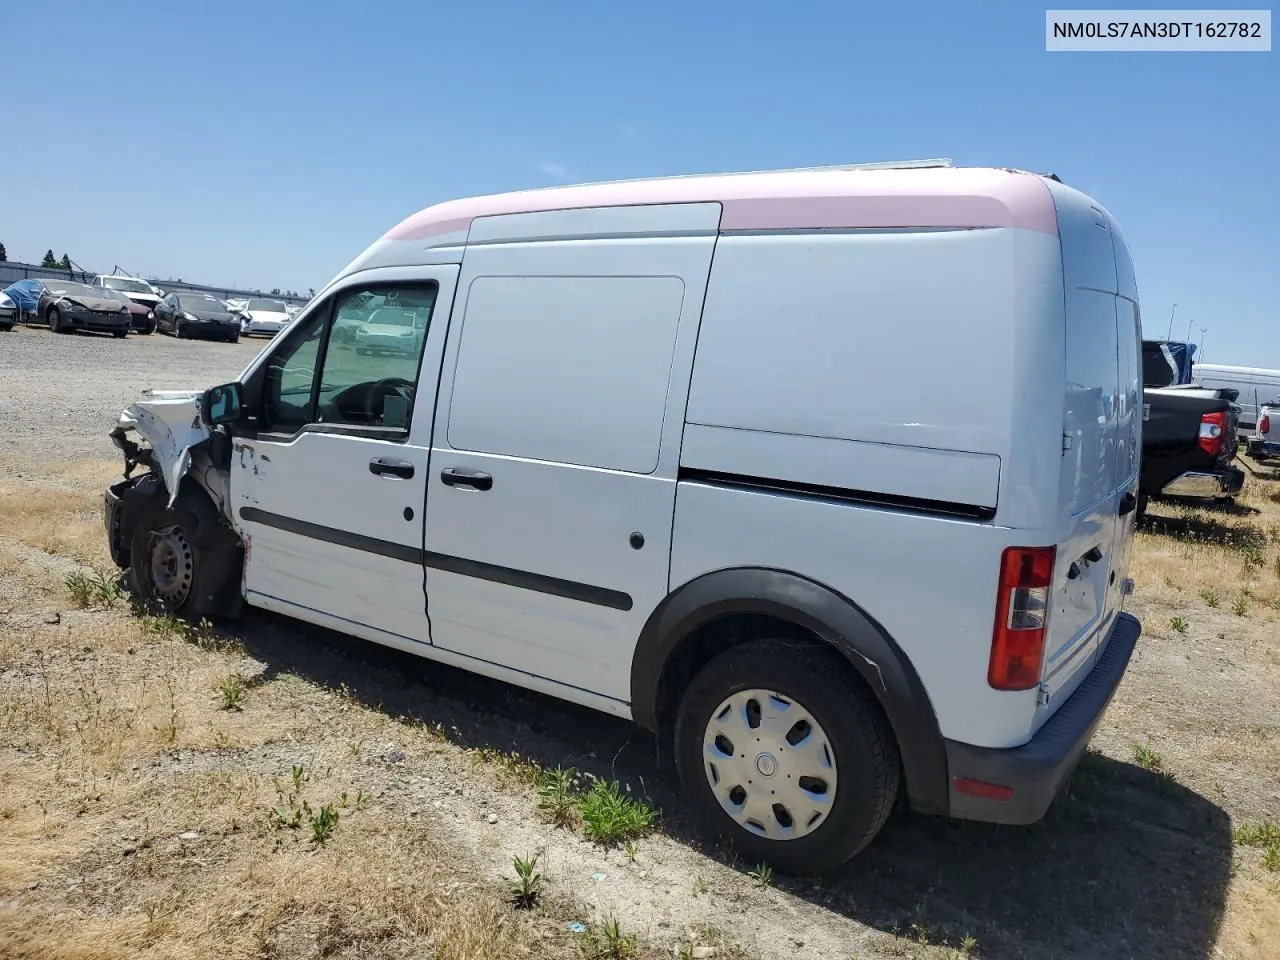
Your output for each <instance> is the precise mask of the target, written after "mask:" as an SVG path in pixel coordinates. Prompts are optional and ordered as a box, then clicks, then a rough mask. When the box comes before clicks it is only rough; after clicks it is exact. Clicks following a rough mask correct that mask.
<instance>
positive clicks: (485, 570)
mask: <svg viewBox="0 0 1280 960" xmlns="http://www.w3.org/2000/svg"><path fill="white" fill-rule="evenodd" d="M240 519H241V520H245V521H247V522H249V523H260V524H262V525H263V526H266V527H274V528H275V529H277V530H283V531H285V532H286V533H294V534H297V535H298V536H300V537H307V538H309V539H311V540H320V541H323V542H324V543H332V544H336V545H337V546H340V547H349V548H351V549H352V550H362V551H364V552H365V553H372V554H376V555H378V556H380V557H390V558H391V559H392V560H401V561H403V562H405V563H416V564H420V565H424V566H427V567H430V568H432V569H433V570H443V571H445V572H447V573H456V574H458V575H460V576H463V577H474V578H476V579H477V580H488V581H490V582H491V583H501V584H504V585H506V586H509V587H518V588H519V589H521V590H532V591H534V592H535V593H545V594H549V595H551V596H553V597H564V598H565V599H566V600H577V601H579V602H581V603H590V604H594V605H595V606H598V607H610V608H611V609H614V610H630V609H631V606H632V599H631V595H630V594H627V593H623V592H622V591H621V590H611V589H609V588H608V587H597V586H593V585H591V584H589V583H578V582H577V581H574V580H562V579H560V578H559V577H549V576H546V575H545V574H541V573H532V572H530V571H528V570H517V569H515V568H514V567H503V566H499V565H498V564H495V563H484V562H482V561H479V560H468V559H466V558H465V557H454V556H450V555H448V554H445V553H433V552H431V551H429V550H422V549H420V548H418V547H411V546H408V545H406V544H403V543H393V542H392V541H390V540H379V539H377V538H376V537H366V536H364V535H363V534H359V533H351V532H349V531H347V530H339V529H337V528H336V527H330V526H326V525H324V524H320V523H311V522H310V521H308V520H299V519H297V518H295V517H286V516H283V515H281V514H278V513H271V512H269V511H267V510H261V509H259V508H258V507H241V508H240Z"/></svg>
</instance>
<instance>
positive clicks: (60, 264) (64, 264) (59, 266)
mask: <svg viewBox="0 0 1280 960" xmlns="http://www.w3.org/2000/svg"><path fill="white" fill-rule="evenodd" d="M40 266H42V267H51V268H52V269H54V270H70V269H71V258H70V257H69V256H67V255H66V253H63V254H62V259H61V260H59V259H58V258H57V257H55V256H54V255H53V250H51V249H50V250H46V251H45V252H44V259H43V260H41V261H40Z"/></svg>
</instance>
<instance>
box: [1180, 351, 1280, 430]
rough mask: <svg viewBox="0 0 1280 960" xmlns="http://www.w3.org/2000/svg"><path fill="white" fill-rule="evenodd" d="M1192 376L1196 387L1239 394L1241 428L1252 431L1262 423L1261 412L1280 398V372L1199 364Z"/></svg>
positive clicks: (1226, 365)
mask: <svg viewBox="0 0 1280 960" xmlns="http://www.w3.org/2000/svg"><path fill="white" fill-rule="evenodd" d="M1191 376H1192V378H1193V379H1194V380H1195V382H1196V383H1199V384H1201V385H1203V386H1206V387H1213V388H1215V389H1221V388H1222V387H1229V388H1231V389H1233V390H1236V391H1238V392H1239V394H1240V396H1239V397H1237V398H1236V403H1238V404H1239V405H1240V427H1241V428H1242V429H1245V430H1252V429H1254V427H1256V426H1257V423H1258V408H1259V407H1261V406H1262V405H1263V404H1266V403H1270V402H1271V401H1272V400H1275V399H1276V398H1278V397H1280V370H1267V369H1264V368H1262V367H1238V366H1232V365H1229V364H1225V363H1195V364H1193V365H1192V368H1191Z"/></svg>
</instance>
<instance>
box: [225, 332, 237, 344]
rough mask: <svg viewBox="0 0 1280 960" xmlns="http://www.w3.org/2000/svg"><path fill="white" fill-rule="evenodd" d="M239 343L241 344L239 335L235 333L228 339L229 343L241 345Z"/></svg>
mask: <svg viewBox="0 0 1280 960" xmlns="http://www.w3.org/2000/svg"><path fill="white" fill-rule="evenodd" d="M239 342H240V334H239V333H233V334H232V335H231V336H229V337H227V343H239Z"/></svg>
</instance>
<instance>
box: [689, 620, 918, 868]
mask: <svg viewBox="0 0 1280 960" xmlns="http://www.w3.org/2000/svg"><path fill="white" fill-rule="evenodd" d="M675 753H676V765H677V767H678V768H679V772H680V779H681V782H682V784H683V785H684V788H685V792H686V793H687V795H688V796H689V798H690V800H691V801H692V803H693V806H694V809H695V812H696V813H697V814H698V815H699V816H700V818H701V819H702V820H703V821H704V822H706V824H707V825H708V826H709V827H711V828H712V829H713V830H715V831H716V832H718V833H720V834H722V835H724V836H725V837H726V838H727V839H729V840H730V841H731V842H732V843H733V845H734V846H735V847H737V848H738V850H739V851H740V852H741V853H742V854H743V856H744V857H745V858H746V859H747V860H748V861H749V862H751V863H761V862H763V863H768V864H770V865H772V866H773V867H774V868H775V869H777V870H780V871H782V872H784V873H795V874H812V873H823V872H826V871H829V870H833V869H835V868H836V867H838V866H840V864H842V863H844V862H845V861H846V860H848V859H849V858H850V857H852V856H853V855H854V854H856V853H857V852H858V851H860V850H861V849H862V848H863V847H865V846H866V845H867V844H868V843H870V842H871V839H872V838H873V837H874V836H875V835H876V833H877V832H879V830H880V828H881V827H882V826H884V822H885V820H886V819H887V817H888V815H889V810H890V808H891V807H892V806H893V801H894V798H895V797H896V795H897V790H898V779H899V769H900V760H899V756H898V750H897V746H896V744H895V743H894V740H893V735H892V732H891V731H890V729H889V726H888V723H887V721H886V720H885V718H884V715H883V714H882V713H881V711H880V708H879V705H878V704H876V703H875V702H874V701H873V700H872V697H871V695H870V694H869V693H868V692H867V691H866V690H865V689H863V688H862V686H861V685H860V684H859V683H858V682H857V680H856V678H855V676H854V675H853V674H852V673H851V670H850V667H849V666H848V664H846V663H844V662H843V660H842V659H841V657H840V656H839V654H838V653H836V652H835V651H834V650H830V649H824V648H821V647H818V646H816V645H814V644H809V643H803V642H797V641H792V640H783V639H776V640H758V641H752V642H750V643H747V644H743V645H742V646H739V647H736V648H734V649H732V650H729V651H728V652H726V653H724V654H721V655H720V656H719V657H717V658H716V659H715V660H713V661H711V663H709V664H707V666H705V667H704V668H703V669H702V670H701V672H699V673H698V675H697V676H696V677H695V678H694V679H693V682H692V683H691V684H690V685H689V688H688V689H687V690H686V691H685V694H684V698H683V700H682V701H681V704H680V710H679V716H678V718H677V721H676V743H675Z"/></svg>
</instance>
